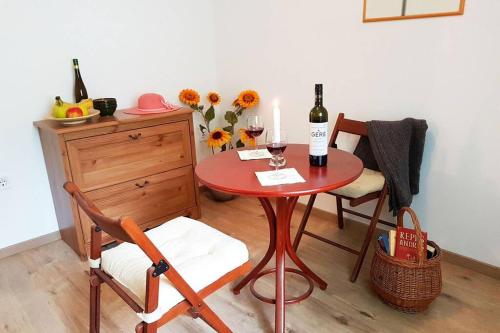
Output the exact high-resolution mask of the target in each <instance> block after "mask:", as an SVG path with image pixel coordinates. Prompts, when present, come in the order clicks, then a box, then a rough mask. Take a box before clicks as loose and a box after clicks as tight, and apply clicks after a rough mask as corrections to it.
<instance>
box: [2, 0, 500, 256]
mask: <svg viewBox="0 0 500 333" xmlns="http://www.w3.org/2000/svg"><path fill="white" fill-rule="evenodd" d="M0 1H1V2H0V45H1V52H0V77H1V79H0V97H1V99H2V104H1V107H0V112H1V113H2V115H3V121H2V122H0V176H7V177H8V178H9V181H10V183H11V188H10V189H9V190H6V191H2V192H0V226H1V227H2V233H0V248H3V247H5V246H9V245H11V244H15V243H18V242H21V241H24V240H27V239H30V238H33V237H37V236H40V235H44V234H47V233H50V232H52V231H55V230H57V223H56V220H55V214H54V209H53V205H52V199H51V196H50V189H49V185H48V180H47V175H46V171H45V164H44V161H43V156H42V152H41V148H40V143H39V139H38V134H37V132H36V130H35V129H34V128H33V127H32V121H33V120H37V119H40V118H42V117H43V116H44V115H45V114H46V113H47V112H48V110H49V108H50V105H51V103H52V99H53V97H54V96H55V95H61V96H62V97H63V98H66V99H69V98H71V96H72V87H73V74H72V69H71V58H73V57H78V58H79V59H80V63H81V68H82V73H83V77H84V80H85V83H86V85H87V88H88V91H89V94H90V95H91V97H105V96H108V97H109V96H114V97H117V98H118V102H119V104H120V105H119V107H126V106H129V105H133V104H134V101H135V99H136V97H137V95H138V94H140V93H141V92H147V91H156V92H159V93H162V94H164V95H165V96H166V97H167V98H168V99H169V100H171V101H176V100H177V93H178V91H179V90H180V89H182V88H184V87H193V88H196V89H198V90H200V92H203V93H205V92H207V91H208V90H211V89H214V88H217V87H220V88H221V89H220V91H221V93H222V94H223V97H224V98H226V99H228V98H229V99H230V98H231V97H233V96H234V95H235V94H237V93H238V92H239V91H240V90H241V89H245V88H254V89H257V90H258V91H259V92H260V93H261V97H262V103H261V106H260V112H261V113H263V114H264V115H265V116H266V118H267V124H268V125H270V124H271V123H270V121H271V117H270V110H271V107H270V106H271V101H272V100H273V99H274V98H276V97H278V98H280V100H281V105H282V112H283V114H284V119H283V125H284V126H285V127H286V128H288V129H289V132H290V139H291V141H292V142H301V143H306V142H307V126H308V125H307V114H308V112H309V109H310V108H311V106H312V104H313V85H314V83H316V82H322V83H324V84H325V103H326V107H327V108H328V109H329V111H330V120H331V123H332V124H333V122H334V120H335V118H336V116H337V113H338V112H345V113H346V114H347V115H348V116H350V117H353V118H358V119H376V118H378V119H400V118H403V117H406V116H413V117H418V118H425V119H427V121H428V123H429V127H430V129H429V132H428V136H427V145H426V151H425V157H424V163H423V169H422V176H423V177H422V184H421V193H420V194H419V195H418V196H417V197H415V200H414V208H415V209H416V211H417V212H418V214H419V216H420V218H421V220H422V224H423V227H424V229H426V230H427V231H428V232H429V233H430V237H431V238H432V239H435V240H436V241H438V243H439V244H440V245H441V246H442V247H444V248H446V249H448V250H451V251H455V252H458V253H461V254H463V255H466V256H470V257H473V258H476V259H479V260H482V261H485V262H488V263H491V264H494V265H497V266H500V242H499V239H500V224H499V223H498V219H497V218H496V215H497V213H496V205H497V204H498V203H499V202H500V194H499V192H498V189H499V188H500V186H499V185H500V175H499V173H498V172H497V166H498V165H499V164H500V153H499V149H498V143H499V142H500V102H499V99H498V97H497V96H498V89H499V87H500V63H499V62H498V59H500V57H499V56H500V45H499V43H498V34H499V32H500V21H498V20H497V19H496V18H497V15H498V13H500V2H499V1H497V0H482V1H468V2H467V5H466V10H465V15H464V16H458V17H449V18H437V19H425V20H411V21H396V22H388V23H371V24H362V23H361V18H362V1H361V0H359V1H343V0H321V1H320V0H315V1H299V0H288V1H285V0H275V1H266V0H255V1H252V2H251V4H249V3H247V2H243V1H240V2H235V1H229V0H216V1H214V3H212V2H211V1H195V0H190V1H173V0H172V1H166V0H163V1H160V0H157V1H152V0H151V1H147V2H136V1H131V0H128V1H118V0H114V1H106V2H103V1H101V2H95V1H88V0H87V1H76V0H73V1H63V0H59V1H56V0H50V1H48V0H47V1H36V0H31V1H28V0H20V1H6V0H0ZM145 4H146V5H145ZM214 5H215V6H214ZM214 7H215V8H214ZM214 12H215V17H214ZM215 56H216V57H215ZM229 99H228V101H229ZM218 110H224V108H218ZM251 112H254V111H251ZM291 129H293V132H292V131H291ZM202 150H203V149H201V150H200V151H202ZM320 201H321V202H320V203H319V207H321V208H323V209H328V210H332V211H333V210H334V207H335V205H334V202H333V201H332V200H331V198H329V197H325V198H321V200H320ZM370 208H371V207H365V208H364V210H365V211H369V210H370ZM386 217H388V216H387V215H386ZM389 217H390V216H389Z"/></svg>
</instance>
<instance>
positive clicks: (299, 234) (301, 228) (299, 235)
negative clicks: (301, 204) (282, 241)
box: [293, 194, 316, 251]
mask: <svg viewBox="0 0 500 333" xmlns="http://www.w3.org/2000/svg"><path fill="white" fill-rule="evenodd" d="M315 200H316V194H312V195H311V197H310V198H309V201H308V202H307V207H306V210H305V212H304V216H302V221H300V225H299V229H298V230H297V234H296V235H295V239H294V240H293V250H294V251H297V248H298V247H299V243H300V240H301V239H302V234H303V233H304V230H305V229H306V224H307V220H308V219H309V215H311V211H312V208H313V205H314V201H315Z"/></svg>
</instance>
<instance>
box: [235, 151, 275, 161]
mask: <svg viewBox="0 0 500 333" xmlns="http://www.w3.org/2000/svg"><path fill="white" fill-rule="evenodd" d="M257 151H258V152H259V156H252V153H253V152H255V150H238V155H239V156H240V160H242V161H248V160H260V159H264V158H266V159H267V158H271V157H273V155H271V153H270V152H269V151H268V150H267V149H257Z"/></svg>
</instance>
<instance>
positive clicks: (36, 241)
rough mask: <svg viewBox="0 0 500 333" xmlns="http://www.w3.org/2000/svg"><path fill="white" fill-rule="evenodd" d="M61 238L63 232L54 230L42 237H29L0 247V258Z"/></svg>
mask: <svg viewBox="0 0 500 333" xmlns="http://www.w3.org/2000/svg"><path fill="white" fill-rule="evenodd" d="M59 239H61V234H60V233H59V231H54V232H51V233H49V234H46V235H42V236H40V237H36V238H33V239H28V240H27V241H24V242H21V243H17V244H14V245H10V246H7V247H4V248H3V249H0V259H3V258H7V257H10V256H12V255H14V254H17V253H20V252H24V251H27V250H31V249H34V248H37V247H40V246H42V245H45V244H48V243H52V242H54V241H56V240H59Z"/></svg>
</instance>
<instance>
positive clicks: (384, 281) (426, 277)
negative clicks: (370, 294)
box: [370, 207, 442, 313]
mask: <svg viewBox="0 0 500 333" xmlns="http://www.w3.org/2000/svg"><path fill="white" fill-rule="evenodd" d="M405 212H408V213H409V214H410V215H411V219H412V222H413V225H414V226H415V231H416V234H417V251H418V253H419V256H418V259H417V262H412V261H408V260H404V259H399V258H396V257H391V256H389V255H387V254H386V252H385V251H384V250H383V249H382V248H381V247H380V245H379V244H378V242H375V243H376V244H375V247H376V249H375V255H374V256H373V261H372V267H371V271H370V276H371V282H372V287H373V289H374V290H375V292H376V293H377V294H378V295H379V297H380V298H381V299H382V300H383V301H384V302H385V303H387V304H389V305H390V306H392V307H394V308H396V309H398V310H400V311H404V312H409V313H415V312H420V311H423V310H425V309H427V307H428V306H429V304H431V302H432V301H433V300H434V299H435V298H436V297H438V296H439V294H440V293H441V284H442V281H441V249H440V248H439V246H437V244H436V243H434V242H428V244H429V245H431V246H433V247H434V248H435V249H436V254H435V255H434V257H433V258H431V259H427V256H426V253H427V251H426V249H425V248H422V247H423V246H422V242H421V241H420V239H422V231H421V229H420V223H419V221H418V218H417V215H416V214H415V212H414V211H413V210H412V209H411V208H408V207H403V208H402V209H401V210H400V211H399V214H398V226H403V215H404V213H405Z"/></svg>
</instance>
